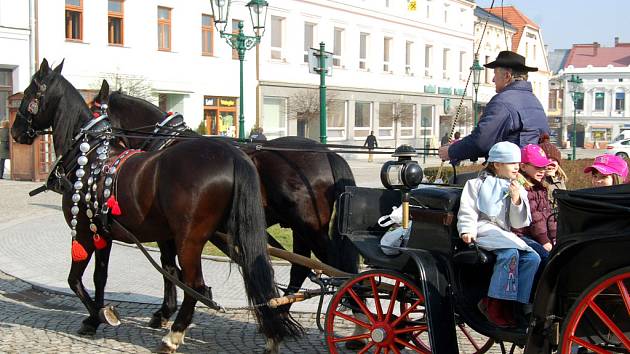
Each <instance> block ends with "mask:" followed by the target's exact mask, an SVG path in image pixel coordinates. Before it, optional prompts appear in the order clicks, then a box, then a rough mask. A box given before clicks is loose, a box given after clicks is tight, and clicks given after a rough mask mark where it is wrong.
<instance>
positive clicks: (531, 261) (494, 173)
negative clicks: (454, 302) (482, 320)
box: [457, 142, 540, 327]
mask: <svg viewBox="0 0 630 354" xmlns="http://www.w3.org/2000/svg"><path fill="white" fill-rule="evenodd" d="M520 161H521V150H520V149H519V147H518V146H517V145H515V144H513V143H510V142H499V143H496V144H495V145H494V146H492V148H491V149H490V152H489V156H488V166H487V167H486V169H484V170H483V171H481V172H480V173H479V177H478V178H476V179H473V180H470V181H468V182H466V185H465V186H464V190H463V191H462V197H461V201H460V207H459V214H458V215H457V218H458V221H457V230H458V231H459V234H460V237H461V238H462V240H463V241H464V242H465V243H471V242H473V241H475V240H477V244H478V245H479V247H481V248H483V249H485V250H489V251H492V252H493V253H494V254H495V255H496V256H497V258H496V263H495V265H494V270H493V272H492V278H491V279H490V287H489V289H488V297H487V298H484V299H482V300H481V301H480V302H479V310H480V311H481V312H482V313H483V314H484V315H485V316H486V317H487V318H488V320H489V321H490V322H493V323H494V324H495V325H497V326H499V327H514V326H515V324H516V323H515V321H514V317H513V314H512V309H511V308H512V304H513V303H514V301H516V302H520V303H523V304H526V303H528V302H529V297H530V292H531V289H532V284H533V281H534V275H535V274H536V271H537V270H538V264H539V263H540V257H539V256H538V254H537V253H536V252H534V250H533V249H532V248H531V247H529V246H527V244H526V243H525V241H523V240H522V239H520V238H519V237H518V236H516V235H515V234H514V233H512V232H510V228H511V227H516V228H519V227H525V226H528V225H529V223H530V220H531V214H530V211H529V204H528V201H527V192H526V191H525V189H523V187H522V186H520V185H519V183H518V182H517V181H516V178H517V176H518V170H519V162H520Z"/></svg>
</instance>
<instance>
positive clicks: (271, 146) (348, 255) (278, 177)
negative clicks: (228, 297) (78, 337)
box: [91, 80, 358, 327]
mask: <svg viewBox="0 0 630 354" xmlns="http://www.w3.org/2000/svg"><path fill="white" fill-rule="evenodd" d="M102 104H107V105H108V110H107V114H108V116H109V118H110V119H111V121H112V124H113V125H114V126H115V127H117V128H121V129H126V130H133V131H143V132H146V133H150V132H152V131H153V130H154V127H155V125H156V124H157V123H160V122H162V121H163V119H164V118H165V117H166V113H165V112H162V111H161V110H160V109H159V108H158V107H157V106H155V105H153V104H151V103H149V102H147V101H145V100H142V99H138V98H135V97H131V96H128V95H125V94H122V93H120V92H112V93H111V94H109V86H108V84H107V82H106V81H105V80H104V81H103V85H102V87H101V90H100V92H99V94H98V95H97V96H96V97H95V98H94V101H93V102H92V104H91V108H92V109H93V110H96V111H99V110H100V107H101V105H102ZM165 132H169V130H168V129H167V130H164V131H162V133H165ZM182 135H184V136H191V135H193V136H196V133H193V132H191V131H188V132H183V133H182ZM123 139H124V141H125V144H127V146H128V147H130V148H140V147H144V146H146V142H147V136H142V135H139V134H137V133H135V134H134V133H133V132H132V133H131V137H127V138H123ZM240 148H242V149H243V150H244V151H245V152H246V153H247V154H248V155H249V157H250V158H251V159H252V161H253V162H254V164H255V165H256V169H257V170H258V174H259V175H260V180H261V187H262V196H263V204H264V206H265V215H266V219H267V225H269V226H270V225H274V224H278V223H279V224H280V225H282V226H283V227H287V228H290V229H291V230H293V251H294V252H295V253H297V254H300V255H303V256H306V257H310V255H311V252H313V253H314V254H315V256H316V257H317V258H319V259H320V260H321V261H323V262H324V263H327V264H329V265H332V266H335V267H337V268H339V269H341V270H344V271H346V272H349V273H356V272H357V264H358V256H357V251H356V249H355V248H354V246H353V245H352V244H350V242H349V241H348V240H346V239H343V238H341V237H340V236H339V235H337V228H336V227H330V226H334V224H335V220H332V211H333V205H334V201H335V200H336V198H337V197H338V196H339V195H340V194H341V193H343V191H344V189H345V186H354V185H355V182H354V176H353V175H352V171H351V170H350V167H349V166H348V164H347V162H346V161H345V160H344V159H343V158H342V157H340V156H339V155H338V154H336V153H334V152H331V151H329V150H327V149H326V148H325V147H324V146H322V145H321V144H319V143H317V142H314V141H313V140H310V139H305V138H300V137H284V138H279V139H275V140H271V141H269V142H266V143H265V144H264V147H263V149H261V150H257V149H256V148H255V145H252V144H250V145H240ZM305 150H308V151H305ZM313 150H319V152H312V151H313ZM331 220H332V221H331ZM329 231H330V234H331V235H330V236H329ZM159 246H160V249H161V250H162V257H161V260H162V262H163V266H164V267H165V268H166V267H172V266H173V265H174V264H175V259H174V256H173V254H174V253H173V252H171V251H169V248H170V247H169V245H168V242H162V243H160V244H159ZM308 272H309V270H308V269H307V268H304V267H302V266H297V265H292V267H291V278H290V282H289V289H288V290H289V292H294V291H296V290H298V289H299V288H300V286H301V285H302V283H303V282H304V279H305V278H306V277H307V275H308ZM164 294H165V299H164V303H163V306H162V308H161V309H160V310H159V311H158V312H156V313H155V315H154V317H153V319H152V320H151V323H150V324H151V326H153V327H155V326H158V325H159V324H160V323H164V322H165V321H166V320H167V319H168V318H169V316H170V315H171V314H172V313H173V312H174V311H175V309H176V308H175V306H176V303H177V302H176V298H175V297H176V292H175V291H174V287H173V285H172V284H171V283H170V281H168V280H167V279H165V291H164Z"/></svg>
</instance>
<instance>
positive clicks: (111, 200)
mask: <svg viewBox="0 0 630 354" xmlns="http://www.w3.org/2000/svg"><path fill="white" fill-rule="evenodd" d="M114 204H117V202H116V198H115V197H114V196H113V195H112V196H111V197H109V198H108V199H107V207H108V208H110V209H111V208H113V207H114Z"/></svg>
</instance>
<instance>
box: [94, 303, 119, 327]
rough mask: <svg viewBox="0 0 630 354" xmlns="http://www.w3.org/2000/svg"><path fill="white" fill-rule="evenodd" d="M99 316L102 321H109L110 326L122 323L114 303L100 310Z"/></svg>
mask: <svg viewBox="0 0 630 354" xmlns="http://www.w3.org/2000/svg"><path fill="white" fill-rule="evenodd" d="M98 317H99V318H100V320H101V322H103V323H107V324H108V325H110V326H119V325H120V315H118V311H116V308H115V307H114V306H112V305H109V306H105V307H103V308H101V309H100V310H99V311H98Z"/></svg>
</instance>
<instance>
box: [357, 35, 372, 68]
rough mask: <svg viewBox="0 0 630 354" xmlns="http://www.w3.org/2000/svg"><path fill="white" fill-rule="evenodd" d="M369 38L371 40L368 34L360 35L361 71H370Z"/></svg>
mask: <svg viewBox="0 0 630 354" xmlns="http://www.w3.org/2000/svg"><path fill="white" fill-rule="evenodd" d="M368 38H370V35H369V34H367V33H361V34H360V35H359V69H362V70H367V69H368V65H367V56H368Z"/></svg>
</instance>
